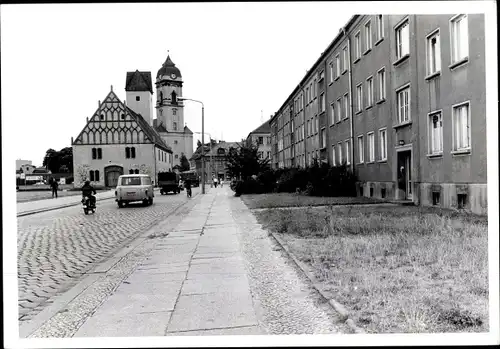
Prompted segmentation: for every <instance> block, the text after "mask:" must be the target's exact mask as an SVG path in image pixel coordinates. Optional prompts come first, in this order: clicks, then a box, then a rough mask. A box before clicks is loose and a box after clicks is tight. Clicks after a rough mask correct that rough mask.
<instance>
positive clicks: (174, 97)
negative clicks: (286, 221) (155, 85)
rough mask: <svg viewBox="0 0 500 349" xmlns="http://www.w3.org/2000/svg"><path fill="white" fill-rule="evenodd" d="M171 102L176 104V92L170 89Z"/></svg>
mask: <svg viewBox="0 0 500 349" xmlns="http://www.w3.org/2000/svg"><path fill="white" fill-rule="evenodd" d="M172 104H177V93H175V91H172Z"/></svg>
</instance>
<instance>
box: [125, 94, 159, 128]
mask: <svg viewBox="0 0 500 349" xmlns="http://www.w3.org/2000/svg"><path fill="white" fill-rule="evenodd" d="M137 97H139V101H137ZM126 100H127V106H128V107H129V108H131V109H132V110H133V111H135V112H136V113H138V114H141V115H142V117H143V118H144V120H146V122H147V123H148V124H149V125H150V126H152V125H153V95H152V94H151V92H149V91H127V97H126Z"/></svg>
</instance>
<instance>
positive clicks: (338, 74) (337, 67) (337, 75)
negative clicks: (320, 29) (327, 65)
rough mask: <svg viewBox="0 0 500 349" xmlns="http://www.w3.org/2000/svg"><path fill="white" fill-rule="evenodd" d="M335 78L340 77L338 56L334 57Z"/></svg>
mask: <svg viewBox="0 0 500 349" xmlns="http://www.w3.org/2000/svg"><path fill="white" fill-rule="evenodd" d="M335 68H336V69H335V78H338V77H339V76H340V54H337V55H336V56H335Z"/></svg>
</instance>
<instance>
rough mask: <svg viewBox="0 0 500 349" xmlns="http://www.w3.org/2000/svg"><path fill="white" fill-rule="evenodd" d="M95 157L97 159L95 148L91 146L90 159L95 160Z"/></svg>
mask: <svg viewBox="0 0 500 349" xmlns="http://www.w3.org/2000/svg"><path fill="white" fill-rule="evenodd" d="M95 159H97V149H96V148H92V160H95Z"/></svg>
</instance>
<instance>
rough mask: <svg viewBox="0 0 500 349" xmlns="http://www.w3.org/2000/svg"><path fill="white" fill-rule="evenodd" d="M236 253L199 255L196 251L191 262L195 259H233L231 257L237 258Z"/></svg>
mask: <svg viewBox="0 0 500 349" xmlns="http://www.w3.org/2000/svg"><path fill="white" fill-rule="evenodd" d="M238 255H239V253H238V252H208V253H200V252H198V250H196V252H195V254H194V255H193V260H192V261H193V262H194V261H195V260H197V259H214V258H227V257H233V256H238Z"/></svg>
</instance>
